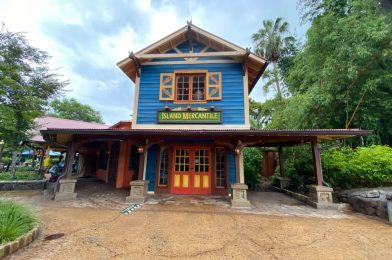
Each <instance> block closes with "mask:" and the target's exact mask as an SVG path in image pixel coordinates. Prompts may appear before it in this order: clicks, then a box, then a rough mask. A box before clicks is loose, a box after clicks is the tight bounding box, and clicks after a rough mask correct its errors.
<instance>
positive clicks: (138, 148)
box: [137, 145, 144, 153]
mask: <svg viewBox="0 0 392 260" xmlns="http://www.w3.org/2000/svg"><path fill="white" fill-rule="evenodd" d="M137 152H138V153H143V152H144V147H143V146H141V145H140V146H138V147H137Z"/></svg>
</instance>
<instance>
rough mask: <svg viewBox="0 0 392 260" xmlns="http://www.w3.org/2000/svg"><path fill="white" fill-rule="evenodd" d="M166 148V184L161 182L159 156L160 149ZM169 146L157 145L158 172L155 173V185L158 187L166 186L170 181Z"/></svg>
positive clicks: (160, 154)
mask: <svg viewBox="0 0 392 260" xmlns="http://www.w3.org/2000/svg"><path fill="white" fill-rule="evenodd" d="M163 149H166V156H167V163H166V164H165V165H166V170H167V178H166V182H167V184H161V182H160V181H161V165H162V162H161V158H162V150H163ZM170 151H171V150H170V147H169V146H167V145H162V146H159V154H158V174H157V177H158V178H157V179H158V180H157V186H158V187H168V186H169V183H170V167H171V163H170Z"/></svg>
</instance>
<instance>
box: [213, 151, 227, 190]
mask: <svg viewBox="0 0 392 260" xmlns="http://www.w3.org/2000/svg"><path fill="white" fill-rule="evenodd" d="M217 149H223V151H224V152H225V154H224V157H223V159H224V162H223V165H224V171H223V176H224V185H223V186H218V182H217V179H218V178H217V177H218V176H217V168H218V167H217V166H218V164H217V160H216V159H217ZM214 166H215V167H214V172H213V174H214V186H215V188H216V189H226V188H227V178H228V176H227V170H228V169H227V149H226V148H225V147H223V146H216V147H214Z"/></svg>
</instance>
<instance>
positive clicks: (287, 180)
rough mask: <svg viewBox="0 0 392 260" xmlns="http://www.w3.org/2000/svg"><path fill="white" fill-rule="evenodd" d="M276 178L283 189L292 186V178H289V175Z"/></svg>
mask: <svg viewBox="0 0 392 260" xmlns="http://www.w3.org/2000/svg"><path fill="white" fill-rule="evenodd" d="M276 179H277V180H278V181H279V187H280V188H281V189H286V188H287V187H289V186H290V178H288V177H276Z"/></svg>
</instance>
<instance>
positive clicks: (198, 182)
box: [171, 147, 211, 194]
mask: <svg viewBox="0 0 392 260" xmlns="http://www.w3.org/2000/svg"><path fill="white" fill-rule="evenodd" d="M172 165H173V169H172V173H173V174H172V185H171V187H172V189H171V192H172V193H176V194H211V151H210V148H208V147H176V148H175V149H174V151H173V164H172Z"/></svg>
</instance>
